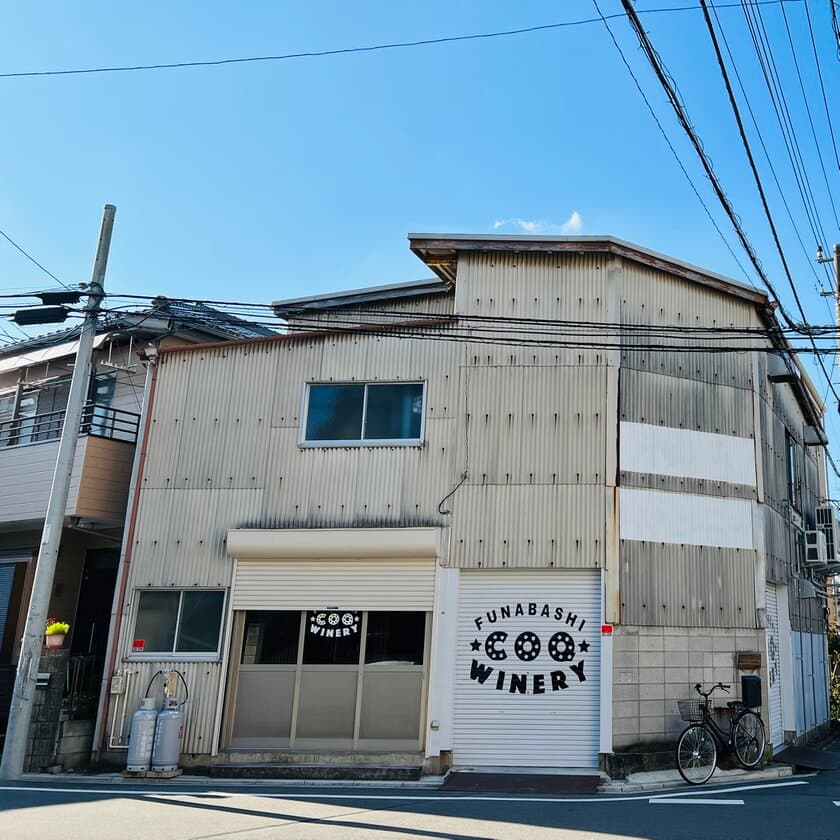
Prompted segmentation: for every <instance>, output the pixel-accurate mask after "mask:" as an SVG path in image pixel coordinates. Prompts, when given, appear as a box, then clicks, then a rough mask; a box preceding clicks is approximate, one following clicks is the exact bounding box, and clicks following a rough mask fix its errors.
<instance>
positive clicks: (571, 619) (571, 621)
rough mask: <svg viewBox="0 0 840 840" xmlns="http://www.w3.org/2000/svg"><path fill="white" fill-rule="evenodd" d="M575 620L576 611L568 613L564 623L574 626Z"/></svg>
mask: <svg viewBox="0 0 840 840" xmlns="http://www.w3.org/2000/svg"><path fill="white" fill-rule="evenodd" d="M576 621H577V613H569V614H568V615H567V616H566V624H571V625H572V627H574V626H575V622H576Z"/></svg>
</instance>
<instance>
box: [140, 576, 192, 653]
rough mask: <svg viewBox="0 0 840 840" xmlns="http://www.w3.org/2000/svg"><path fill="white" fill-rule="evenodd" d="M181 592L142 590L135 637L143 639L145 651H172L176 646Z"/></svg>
mask: <svg viewBox="0 0 840 840" xmlns="http://www.w3.org/2000/svg"><path fill="white" fill-rule="evenodd" d="M180 597H181V593H180V592H154V591H151V592H148V591H147V592H141V593H140V603H139V605H138V607H137V623H136V624H135V625H134V638H135V639H142V640H143V650H144V652H146V653H148V652H158V651H163V652H166V651H171V650H173V649H174V646H175V624H176V622H177V621H178V601H179V599H180Z"/></svg>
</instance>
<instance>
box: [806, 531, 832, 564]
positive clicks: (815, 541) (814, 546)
mask: <svg viewBox="0 0 840 840" xmlns="http://www.w3.org/2000/svg"><path fill="white" fill-rule="evenodd" d="M827 562H828V551H827V549H826V545H825V534H824V533H823V532H822V531H806V532H805V564H806V565H807V566H824V565H825V564H826V563H827Z"/></svg>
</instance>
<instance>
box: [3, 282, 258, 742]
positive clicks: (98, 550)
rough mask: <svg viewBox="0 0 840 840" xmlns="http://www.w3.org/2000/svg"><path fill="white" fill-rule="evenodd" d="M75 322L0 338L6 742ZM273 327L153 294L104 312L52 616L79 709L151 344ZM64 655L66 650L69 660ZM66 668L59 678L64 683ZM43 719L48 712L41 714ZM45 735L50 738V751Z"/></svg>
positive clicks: (93, 656)
mask: <svg viewBox="0 0 840 840" xmlns="http://www.w3.org/2000/svg"><path fill="white" fill-rule="evenodd" d="M78 333H79V330H78V328H71V329H64V330H60V331H58V332H52V333H49V334H47V335H42V336H38V337H37V338H32V339H29V340H25V341H21V342H18V343H16V344H11V345H5V346H3V347H0V743H2V734H3V733H4V731H5V727H6V722H7V716H8V709H9V703H10V697H11V689H12V685H13V682H14V674H15V668H16V666H17V660H18V652H19V649H20V640H21V637H22V633H23V626H24V622H25V620H26V611H27V606H28V603H29V595H30V591H31V586H32V580H33V576H34V571H35V562H36V560H37V553H38V546H39V543H40V540H41V529H42V527H43V521H44V515H45V512H46V507H47V499H48V497H49V493H50V487H51V484H52V479H53V472H54V468H55V458H56V452H57V448H58V440H59V437H60V435H61V430H62V426H63V422H64V411H65V408H66V405H67V397H68V392H69V388H70V377H71V374H72V371H73V363H74V360H75V352H76V347H77V344H78ZM268 334H271V331H270V330H266V329H264V328H262V327H259V326H257V325H253V324H249V323H247V322H244V321H240V320H238V319H234V318H231V317H230V316H228V315H225V314H224V313H221V312H218V311H216V310H213V309H211V308H209V307H206V306H203V305H192V304H184V303H180V302H176V301H168V300H166V299H165V298H158V299H156V300H155V301H154V302H153V304H152V306H151V307H150V308H149V309H144V310H141V311H137V312H127V313H122V314H119V315H118V316H114V315H106V316H104V317H103V318H102V319H101V321H100V324H99V327H98V329H97V334H96V338H95V340H94V347H95V349H94V359H93V368H92V375H91V379H90V385H89V388H88V398H87V403H86V405H85V409H84V412H83V415H82V422H81V427H80V429H79V440H78V442H77V446H76V457H75V462H74V466H73V474H72V481H71V488H70V496H69V499H68V502H67V512H66V518H65V525H64V529H63V531H62V533H61V535H60V539H61V548H60V553H59V558H58V564H57V568H56V574H55V580H54V583H53V591H52V598H51V601H50V608H49V614H50V615H51V616H55V617H56V618H58V619H61V620H64V621H68V622H69V623H70V633H69V636H68V638H67V640H66V641H65V648H68V649H69V662H63V663H62V667H68V668H69V674H68V676H67V684H68V686H69V697H67V698H62V692H61V691H60V690H59V691H58V694H57V698H56V699H57V700H58V701H62V699H63V701H64V706H65V711H66V712H67V714H69V716H70V717H71V718H75V719H83V720H92V719H93V718H94V717H95V712H96V701H97V698H98V695H99V684H100V681H101V678H102V669H103V662H104V659H103V657H104V653H105V647H106V644H107V639H108V625H109V621H110V617H111V604H112V600H113V595H114V582H115V580H116V571H117V563H118V560H119V553H120V552H119V547H120V540H121V536H122V526H123V522H124V519H125V513H126V497H127V492H128V486H129V478H130V474H131V469H132V463H133V460H134V451H135V441H136V440H137V435H138V430H139V428H140V422H141V413H142V407H143V405H142V404H143V392H144V381H145V369H144V365H143V364H142V363H141V360H140V358H138V355H137V351H142V350H143V349H144V348H145V347H146V345H148V344H150V343H151V344H155V345H159V346H160V347H171V346H180V345H184V344H190V343H195V342H207V341H219V340H229V339H242V338H254V337H257V336H263V335H268ZM65 658H66V657H65ZM63 676H64V675H63V674H60V675H58V676H56V678H55V680H53V682H54V683H55V684H59V685H60V683H61V680H62V677H63ZM35 721H36V723H40V724H43V722H44V721H43V718H39V717H37V716H36V718H35ZM50 737H51V736H49V735H46V736H45V737H44V739H42V740H43V741H44V742H45V743H44V744H41V746H43V747H44V749H45V750H46V751H47V752H49V750H50V747H49V746H48V745H47V743H46V742H48V741H49V738H50Z"/></svg>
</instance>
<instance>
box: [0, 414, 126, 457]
mask: <svg viewBox="0 0 840 840" xmlns="http://www.w3.org/2000/svg"><path fill="white" fill-rule="evenodd" d="M63 426H64V410H61V411H48V412H45V413H44V414H33V415H32V416H30V417H16V418H15V419H14V420H4V421H3V422H2V423H0V448H5V447H9V446H24V445H26V444H30V443H45V442H46V441H49V440H58V438H59V437H60V436H61V429H62V428H63ZM139 429H140V415H139V414H135V413H134V412H133V411H123V410H122V409H120V408H111V407H110V406H107V405H99V404H98V403H87V404H86V405H85V407H84V409H82V419H81V422H80V424H79V434H82V435H92V436H94V437H103V438H109V439H110V440H121V441H124V442H125V443H136V442H137V433H138V431H139Z"/></svg>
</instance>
